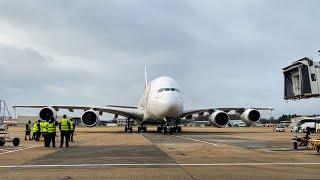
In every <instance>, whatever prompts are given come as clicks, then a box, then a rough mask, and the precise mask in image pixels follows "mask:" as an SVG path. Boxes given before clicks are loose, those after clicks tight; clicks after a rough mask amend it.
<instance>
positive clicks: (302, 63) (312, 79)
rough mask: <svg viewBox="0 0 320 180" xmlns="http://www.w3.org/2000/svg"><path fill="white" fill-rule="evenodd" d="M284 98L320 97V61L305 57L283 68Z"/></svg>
mask: <svg viewBox="0 0 320 180" xmlns="http://www.w3.org/2000/svg"><path fill="white" fill-rule="evenodd" d="M282 71H283V75H284V99H286V100H296V99H307V98H311V97H320V91H319V89H320V63H319V62H314V61H312V60H311V59H309V58H307V57H305V58H302V59H300V60H298V61H295V62H293V63H292V64H291V65H290V66H287V67H285V68H283V69H282Z"/></svg>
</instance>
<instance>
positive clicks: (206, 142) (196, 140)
mask: <svg viewBox="0 0 320 180" xmlns="http://www.w3.org/2000/svg"><path fill="white" fill-rule="evenodd" d="M176 137H178V138H182V139H187V140H191V141H195V142H201V143H204V144H209V145H211V146H217V144H214V143H211V142H208V141H203V140H198V139H193V138H188V137H184V136H176Z"/></svg>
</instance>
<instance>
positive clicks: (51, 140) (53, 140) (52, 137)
mask: <svg viewBox="0 0 320 180" xmlns="http://www.w3.org/2000/svg"><path fill="white" fill-rule="evenodd" d="M50 143H52V147H56V133H55V132H54V133H49V147H50Z"/></svg>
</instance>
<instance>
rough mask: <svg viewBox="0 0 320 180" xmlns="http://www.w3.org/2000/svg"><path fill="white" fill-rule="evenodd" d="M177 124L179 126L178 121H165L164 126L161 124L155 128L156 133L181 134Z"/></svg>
mask: <svg viewBox="0 0 320 180" xmlns="http://www.w3.org/2000/svg"><path fill="white" fill-rule="evenodd" d="M172 124H173V125H172ZM179 124H180V119H176V120H171V121H168V120H166V123H165V126H164V125H163V124H161V126H158V127H157V132H162V133H163V134H167V133H169V134H173V133H181V132H182V130H181V126H179Z"/></svg>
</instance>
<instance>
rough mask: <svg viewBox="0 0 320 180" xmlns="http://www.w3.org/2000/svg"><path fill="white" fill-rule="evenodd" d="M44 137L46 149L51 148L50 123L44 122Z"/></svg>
mask: <svg viewBox="0 0 320 180" xmlns="http://www.w3.org/2000/svg"><path fill="white" fill-rule="evenodd" d="M42 136H43V139H44V147H50V144H49V137H48V121H44V122H43V126H42Z"/></svg>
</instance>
